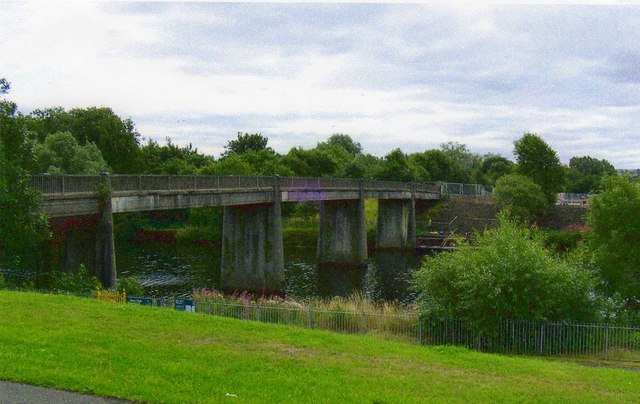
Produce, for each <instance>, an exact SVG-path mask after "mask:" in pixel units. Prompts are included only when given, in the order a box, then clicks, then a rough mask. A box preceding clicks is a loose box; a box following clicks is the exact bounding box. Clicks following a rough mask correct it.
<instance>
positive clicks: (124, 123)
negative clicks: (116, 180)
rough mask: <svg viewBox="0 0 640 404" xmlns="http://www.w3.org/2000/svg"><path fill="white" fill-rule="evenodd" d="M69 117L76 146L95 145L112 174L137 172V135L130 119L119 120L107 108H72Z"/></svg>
mask: <svg viewBox="0 0 640 404" xmlns="http://www.w3.org/2000/svg"><path fill="white" fill-rule="evenodd" d="M70 114H71V117H72V128H71V133H73V135H74V136H75V138H76V139H78V143H80V144H81V145H85V144H87V143H90V142H92V143H95V144H96V145H97V146H98V148H99V149H100V151H101V152H102V155H103V156H104V159H105V160H106V161H107V164H109V167H111V168H112V169H113V171H114V172H116V173H119V174H137V173H138V172H140V169H141V167H140V160H139V154H138V153H139V151H140V144H139V143H140V134H139V133H138V132H137V131H136V129H135V125H134V124H133V121H132V120H131V119H121V118H120V117H119V116H118V115H116V114H115V113H113V111H112V110H111V108H95V107H92V108H85V109H72V110H71V111H70Z"/></svg>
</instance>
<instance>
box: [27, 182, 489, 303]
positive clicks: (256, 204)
mask: <svg viewBox="0 0 640 404" xmlns="http://www.w3.org/2000/svg"><path fill="white" fill-rule="evenodd" d="M31 184H32V187H33V188H34V189H36V190H37V191H39V192H40V193H41V194H42V195H43V211H44V213H45V214H46V215H47V216H48V217H50V218H53V219H55V218H65V217H77V216H93V217H96V218H97V220H96V221H95V223H96V224H95V227H96V229H95V232H94V236H93V238H94V239H93V240H91V243H90V246H91V248H90V249H93V256H92V257H91V262H90V263H87V265H88V266H89V267H91V272H92V273H94V274H95V275H97V276H98V277H100V278H101V280H102V283H103V285H104V286H105V287H109V288H112V287H115V283H116V264H115V253H116V252H115V246H114V237H113V214H114V213H124V212H140V211H153V210H170V209H185V208H198V207H212V206H222V207H224V213H223V229H222V233H223V237H222V260H221V263H222V264H221V265H222V268H221V280H222V287H223V289H247V290H255V291H260V290H261V291H279V290H281V289H282V287H283V285H284V256H283V245H282V220H281V203H283V202H308V201H316V202H319V204H320V209H319V212H320V215H319V216H320V220H319V222H320V223H319V226H318V227H319V228H318V250H317V258H318V263H319V264H328V263H339V264H351V265H364V264H365V263H366V260H367V239H366V229H365V211H364V200H365V199H368V198H373V199H377V200H378V222H377V232H376V246H377V247H378V248H398V249H402V248H413V247H414V246H415V242H416V231H415V229H416V226H415V223H416V201H436V200H439V199H441V197H442V195H443V190H444V191H445V192H446V191H447V189H448V188H447V187H451V185H450V184H449V185H443V184H423V183H408V182H392V181H368V180H362V179H334V178H299V177H278V176H270V177H265V176H263V177H260V176H156V175H108V174H103V175H97V176H71V175H68V176H51V175H38V176H32V177H31ZM456 185H459V192H460V193H467V194H476V195H482V194H485V193H486V190H485V189H484V188H483V187H482V186H478V185H468V184H464V185H463V184H456ZM464 187H467V188H466V189H465V188H464ZM449 192H450V190H449ZM84 247H85V248H86V246H84Z"/></svg>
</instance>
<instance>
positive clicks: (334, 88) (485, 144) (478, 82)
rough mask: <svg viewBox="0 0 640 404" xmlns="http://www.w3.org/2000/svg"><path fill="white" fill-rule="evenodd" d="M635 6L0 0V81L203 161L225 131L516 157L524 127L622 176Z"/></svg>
mask: <svg viewBox="0 0 640 404" xmlns="http://www.w3.org/2000/svg"><path fill="white" fill-rule="evenodd" d="M567 11H569V12H567ZM637 11H639V10H638V7H635V8H633V7H632V8H624V9H623V8H615V7H608V8H607V7H604V8H603V7H580V8H570V9H559V8H553V7H529V8H522V7H517V6H505V7H489V6H480V7H473V8H471V7H466V6H465V7H464V8H457V9H456V8H447V7H426V6H417V5H371V4H369V5H339V6H338V5H329V6H328V5H322V4H311V5H282V4H280V5H265V4H251V5H246V4H197V5H193V4H184V3H178V4H173V3H171V4H160V5H159V4H155V3H153V4H151V3H134V4H127V3H106V4H105V3H45V2H39V3H6V2H3V3H0V13H1V14H2V17H3V22H6V23H3V24H2V25H0V54H1V55H3V57H1V58H0V73H1V75H2V76H4V77H6V78H7V79H9V80H10V81H11V82H12V85H13V88H12V93H11V95H10V96H11V98H12V99H13V100H14V101H16V102H17V103H18V105H19V106H20V107H21V108H22V109H23V110H24V111H26V112H28V111H29V110H30V109H33V108H43V107H50V106H58V105H60V106H63V107H66V108H73V107H87V106H103V105H104V106H110V107H112V108H113V109H114V110H115V111H116V113H118V114H120V115H123V116H127V117H128V116H131V117H132V118H133V120H134V122H136V123H137V126H138V129H139V130H140V132H141V133H142V134H143V135H145V136H147V137H151V138H154V139H158V140H161V141H162V140H163V139H164V138H165V137H166V136H171V137H172V138H173V139H174V140H175V141H176V143H179V144H187V143H189V142H191V143H193V144H194V146H197V147H198V148H199V149H200V150H203V151H206V152H209V153H216V154H217V153H219V152H220V151H221V149H222V147H223V146H224V144H225V143H226V140H227V139H229V138H231V137H233V136H235V133H236V132H237V131H246V132H254V131H255V132H262V133H263V134H266V135H268V136H269V138H270V140H271V143H272V144H273V145H274V147H276V149H278V150H279V151H281V152H286V151H287V150H288V149H289V148H290V147H293V146H298V145H302V146H305V147H312V146H314V145H315V143H317V142H318V141H321V140H323V139H324V138H326V137H327V136H328V135H330V134H331V133H334V132H343V133H349V134H350V135H352V136H353V137H354V138H355V139H356V140H357V141H360V142H361V143H362V144H363V146H364V148H365V150H366V151H368V152H372V153H376V154H378V155H383V154H386V153H387V152H389V151H390V150H391V149H393V148H396V147H401V148H402V149H403V150H405V151H408V152H410V151H419V150H420V151H421V150H425V149H427V148H432V147H437V146H438V145H439V144H440V143H443V142H447V141H458V142H461V143H465V144H467V146H468V147H469V148H470V149H471V150H474V151H478V152H482V153H484V152H491V151H493V152H498V153H501V154H503V155H505V156H508V157H510V156H511V149H512V143H513V140H515V139H516V138H518V137H519V136H521V135H522V133H523V132H525V131H533V132H537V133H539V134H541V135H542V136H543V137H544V138H545V139H546V140H547V141H548V142H549V143H550V144H551V146H552V147H555V148H556V149H557V150H558V153H559V155H560V156H561V158H562V159H563V160H564V161H565V162H567V161H568V159H569V158H570V157H571V156H573V155H577V154H589V155H592V156H595V157H599V158H607V159H610V160H611V161H612V162H613V163H614V164H615V165H616V166H618V167H621V168H623V167H624V168H633V167H639V166H640V161H638V157H639V156H638V152H636V151H635V150H640V140H638V138H637V137H636V136H635V135H636V134H637V133H638V132H639V129H640V123H638V121H637V116H638V112H640V96H638V94H640V92H639V91H638V90H640V88H639V87H640V83H637V82H635V81H634V80H635V78H636V77H637V75H636V74H635V73H634V71H633V69H632V66H634V65H635V64H636V62H637V60H638V55H640V52H639V51H640V45H638V43H640V42H639V41H637V36H636V37H635V38H634V35H635V33H636V31H637V27H638V23H639V19H638V17H635V16H636V15H640V14H639V13H637ZM613 22H615V24H613ZM621 145H623V146H624V147H623V148H621V147H620V146H621Z"/></svg>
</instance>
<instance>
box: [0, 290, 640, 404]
mask: <svg viewBox="0 0 640 404" xmlns="http://www.w3.org/2000/svg"><path fill="white" fill-rule="evenodd" d="M0 379H4V380H13V381H20V382H26V383H32V384H38V385H42V386H53V387H57V388H63V389H68V390H76V391H82V392H87V393H93V394H97V395H103V396H111V397H120V398H126V399H130V400H139V401H148V402H180V403H182V402H221V401H236V402H260V403H266V402H270V403H280V402H296V403H299V402H314V403H316V402H356V403H398V402H420V403H424V402H427V401H429V402H434V401H447V402H452V401H453V402H456V401H457V402H467V401H476V402H477V401H484V402H490V401H545V402H547V401H563V402H564V401H575V402H577V401H579V402H585V401H586V402H589V401H591V402H594V401H607V402H625V401H626V402H640V373H639V372H633V371H625V370H619V369H607V368H591V367H585V366H579V365H575V364H570V363H562V362H553V361H544V360H540V359H529V358H516V357H505V356H499V355H488V354H481V353H476V352H470V351H467V350H465V349H460V348H452V347H421V346H413V345H408V344H402V343H396V342H389V341H382V340H376V339H373V338H369V337H361V336H350V335H340V334H334V333H329V332H323V331H310V330H306V329H301V328H295V327H286V326H277V325H272V324H263V323H254V322H248V321H238V320H233V319H226V318H217V317H213V316H206V315H203V314H197V313H184V312H176V311H173V310H167V309H158V308H151V307H142V306H136V305H132V304H130V305H126V304H119V303H107V302H101V301H96V300H91V299H83V298H75V297H67V296H50V295H42V294H31V293H19V292H7V291H0ZM227 393H230V394H234V395H237V397H227V396H226V394H227Z"/></svg>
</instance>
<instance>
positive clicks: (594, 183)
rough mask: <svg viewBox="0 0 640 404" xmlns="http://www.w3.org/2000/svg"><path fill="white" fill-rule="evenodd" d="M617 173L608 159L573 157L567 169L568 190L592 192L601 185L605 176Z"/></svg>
mask: <svg viewBox="0 0 640 404" xmlns="http://www.w3.org/2000/svg"><path fill="white" fill-rule="evenodd" d="M609 175H616V169H615V168H614V167H613V165H611V163H609V162H608V161H607V160H604V159H603V160H598V159H595V158H593V157H589V156H584V157H572V158H571V160H569V169H568V171H567V182H568V185H567V191H568V192H574V193H584V194H586V193H591V192H594V191H596V190H597V189H598V188H599V187H600V181H601V180H602V178H603V177H605V176H609Z"/></svg>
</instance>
